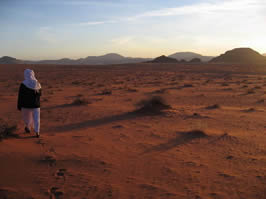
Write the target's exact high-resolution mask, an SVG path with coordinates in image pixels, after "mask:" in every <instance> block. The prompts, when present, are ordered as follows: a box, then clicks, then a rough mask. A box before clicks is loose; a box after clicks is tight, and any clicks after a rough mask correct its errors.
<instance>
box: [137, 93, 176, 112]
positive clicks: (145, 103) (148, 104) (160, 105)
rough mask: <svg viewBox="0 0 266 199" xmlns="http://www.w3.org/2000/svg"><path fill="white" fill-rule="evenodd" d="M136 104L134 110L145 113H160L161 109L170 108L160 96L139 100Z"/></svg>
mask: <svg viewBox="0 0 266 199" xmlns="http://www.w3.org/2000/svg"><path fill="white" fill-rule="evenodd" d="M136 106H137V110H136V112H139V113H147V114H158V113H162V111H163V110H166V109H170V108H171V106H170V105H168V104H167V103H166V102H165V100H164V99H163V98H162V97H160V96H153V97H152V98H150V99H148V100H141V101H140V102H138V103H137V104H136Z"/></svg>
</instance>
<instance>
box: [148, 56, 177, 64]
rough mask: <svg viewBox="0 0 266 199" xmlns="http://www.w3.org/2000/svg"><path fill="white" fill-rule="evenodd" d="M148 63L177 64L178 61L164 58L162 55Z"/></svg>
mask: <svg viewBox="0 0 266 199" xmlns="http://www.w3.org/2000/svg"><path fill="white" fill-rule="evenodd" d="M149 63H178V60H176V59H174V58H171V57H166V56H165V55H162V56H160V57H156V58H155V59H154V60H152V61H149Z"/></svg>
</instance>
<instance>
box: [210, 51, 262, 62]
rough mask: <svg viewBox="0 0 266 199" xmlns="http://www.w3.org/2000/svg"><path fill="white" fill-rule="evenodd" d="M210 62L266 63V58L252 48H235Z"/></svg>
mask: <svg viewBox="0 0 266 199" xmlns="http://www.w3.org/2000/svg"><path fill="white" fill-rule="evenodd" d="M210 62H218V63H241V64H245V63H247V64H251V63H252V64H261V63H266V58H265V57H264V56H262V55H261V54H260V53H258V52H256V51H255V50H253V49H251V48H235V49H233V50H229V51H227V52H225V53H224V54H221V55H220V56H218V57H215V58H213V59H212V60H211V61H210Z"/></svg>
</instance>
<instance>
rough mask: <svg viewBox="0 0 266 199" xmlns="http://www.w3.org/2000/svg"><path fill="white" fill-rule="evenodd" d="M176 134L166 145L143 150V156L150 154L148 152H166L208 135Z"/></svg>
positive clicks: (195, 131) (191, 132) (195, 133)
mask: <svg viewBox="0 0 266 199" xmlns="http://www.w3.org/2000/svg"><path fill="white" fill-rule="evenodd" d="M176 134H177V136H176V137H175V138H173V139H170V140H168V141H167V142H166V143H162V144H159V145H156V146H153V147H151V148H149V149H147V150H145V151H144V153H143V154H145V153H150V152H163V151H168V150H170V149H172V148H175V147H177V146H180V145H183V144H187V143H189V142H191V141H192V140H195V139H199V138H206V137H208V135H207V134H206V133H205V132H203V131H200V130H193V131H188V132H177V133H176Z"/></svg>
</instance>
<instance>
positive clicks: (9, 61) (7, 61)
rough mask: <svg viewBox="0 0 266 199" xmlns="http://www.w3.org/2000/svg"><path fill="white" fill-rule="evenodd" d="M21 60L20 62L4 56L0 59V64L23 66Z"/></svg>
mask: <svg viewBox="0 0 266 199" xmlns="http://www.w3.org/2000/svg"><path fill="white" fill-rule="evenodd" d="M21 63H23V62H22V61H21V60H18V59H16V58H13V57H8V56H3V57H1V58H0V64H21Z"/></svg>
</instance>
